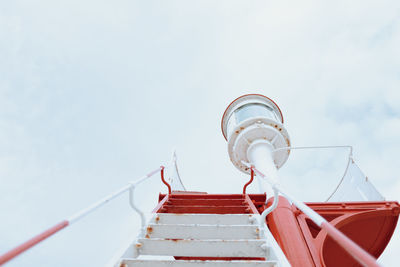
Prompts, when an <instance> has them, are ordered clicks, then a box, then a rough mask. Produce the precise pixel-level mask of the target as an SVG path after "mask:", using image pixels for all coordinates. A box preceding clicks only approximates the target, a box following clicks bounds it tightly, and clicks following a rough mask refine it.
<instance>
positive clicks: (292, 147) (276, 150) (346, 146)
mask: <svg viewBox="0 0 400 267" xmlns="http://www.w3.org/2000/svg"><path fill="white" fill-rule="evenodd" d="M316 148H317V149H318V148H322V149H325V148H349V149H350V156H352V155H353V146H350V145H342V146H287V147H281V148H277V149H275V150H273V153H275V152H278V151H281V150H292V149H316Z"/></svg>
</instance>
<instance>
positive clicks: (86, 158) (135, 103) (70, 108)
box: [0, 0, 400, 266]
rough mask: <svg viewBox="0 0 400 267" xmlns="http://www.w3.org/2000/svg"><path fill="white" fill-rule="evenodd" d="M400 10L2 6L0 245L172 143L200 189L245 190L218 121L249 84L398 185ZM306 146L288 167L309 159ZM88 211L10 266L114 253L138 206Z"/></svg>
mask: <svg viewBox="0 0 400 267" xmlns="http://www.w3.org/2000/svg"><path fill="white" fill-rule="evenodd" d="M399 8H400V6H399V4H398V3H397V2H396V1H383V2H382V1H381V2H379V3H377V2H374V1H353V2H351V3H349V2H347V1H339V2H337V1H336V2H332V3H320V2H318V1H311V0H310V1H305V2H304V1H303V2H301V3H293V2H287V1H267V2H259V1H247V2H246V3H242V2H240V1H218V2H216V1H202V2H198V3H194V2H187V1H168V2H163V1H145V2H131V1H117V2H112V3H111V2H107V1H96V2H94V1H86V2H82V1H80V2H78V1H61V2H60V1H58V2H54V1H39V2H35V3H33V2H30V1H13V2H4V3H1V4H0V38H1V42H0V114H1V115H0V181H1V184H2V185H3V186H1V187H0V200H1V201H0V210H2V211H3V212H4V213H5V214H7V217H6V220H3V221H1V222H0V232H1V233H2V238H3V239H2V240H6V241H4V242H1V244H0V253H1V252H3V251H6V250H7V249H9V248H10V247H12V246H14V245H16V244H18V243H19V242H21V241H22V240H24V239H25V238H26V237H29V236H31V235H33V234H35V233H37V232H38V231H40V230H42V229H44V228H46V227H47V226H49V225H51V224H52V223H55V222H57V221H59V220H61V219H63V218H65V217H66V216H68V215H70V214H72V213H74V212H75V211H77V210H79V209H80V208H82V207H85V206H87V205H89V204H90V203H91V202H93V201H95V200H97V199H98V198H100V197H101V196H103V195H105V194H107V193H109V192H110V191H111V190H114V189H116V188H118V187H119V186H121V185H123V184H125V183H126V182H127V181H129V180H130V179H134V178H135V177H140V176H141V175H143V174H145V173H147V172H148V171H149V170H152V169H154V168H156V167H158V166H159V165H160V164H164V163H165V162H166V161H168V160H169V157H170V151H171V148H172V147H174V146H175V147H177V149H178V157H179V162H180V172H181V176H182V179H183V180H184V183H185V185H186V186H187V187H188V188H189V189H192V190H199V191H209V192H224V193H229V192H240V190H241V187H242V185H243V183H244V182H245V181H247V179H248V177H246V176H245V175H244V174H242V173H240V172H238V171H237V170H236V169H235V168H234V167H233V166H232V164H231V163H230V161H229V158H228V155H227V152H226V143H225V140H224V139H223V137H222V134H221V132H220V129H219V127H220V124H219V123H220V118H221V116H222V113H223V111H224V109H225V107H226V106H227V105H228V104H229V102H230V101H231V100H233V99H234V98H236V97H237V96H239V95H241V94H244V93H250V92H256V93H262V94H265V95H267V96H269V97H271V98H273V99H274V100H276V102H277V103H278V104H279V105H280V106H281V108H282V110H283V113H284V117H285V121H286V127H287V129H288V131H289V134H290V136H291V138H292V143H293V144H294V145H320V144H321V145H322V144H350V145H353V146H354V147H355V158H356V160H357V163H359V166H360V167H361V169H363V170H364V172H365V173H366V174H367V175H368V177H369V178H370V180H371V181H372V182H373V184H374V185H376V186H377V188H378V189H379V190H380V191H381V192H382V193H383V194H384V195H387V196H388V197H390V198H396V197H398V195H399V192H400V189H399V188H398V187H397V186H396V187H395V186H393V185H394V184H396V181H397V177H396V174H397V173H398V172H399V169H398V164H397V162H396V158H397V151H398V150H399V146H400V143H399V141H398V138H397V136H398V131H399V129H398V127H399V126H398V125H399V121H398V120H399V114H400V110H399V105H398V103H399V101H400V93H399V90H398V88H399V78H398V77H399V73H398V70H399V62H400V60H399V59H400V54H399V50H398V47H400V37H399V36H400V34H399V31H400V19H399V15H398V14H399ZM293 155H294V154H293ZM295 158H296V157H295V156H293V161H291V160H292V158H290V159H289V161H288V163H287V168H289V169H290V168H293V169H296V167H298V163H299V162H302V160H303V159H299V160H298V161H295ZM300 158H301V157H300ZM322 158H324V157H322ZM326 158H329V157H326ZM325 165H326V164H324V163H323V162H321V166H325ZM334 166H337V165H334ZM332 167H333V166H332ZM319 171H320V170H315V171H313V170H311V171H310V172H309V173H310V174H312V173H313V175H314V176H315V175H318V173H319ZM333 171H337V170H336V169H334V170H333ZM157 179H158V178H157ZM157 179H155V180H154V181H153V182H151V183H150V184H149V185H146V186H145V187H144V188H143V191H140V192H141V193H140V194H139V195H138V201H140V204H141V205H142V206H143V208H144V210H151V209H152V207H153V206H154V205H155V202H156V200H157V193H158V192H159V191H160V190H161V191H162V190H165V189H163V187H162V186H161V185H160V184H158V182H159V181H158V180H157ZM150 185H151V186H154V188H155V187H156V186H157V187H156V188H157V190H155V189H154V188H152V187H151V186H150ZM227 185H229V186H227ZM148 192H151V194H150V193H148ZM139 199H141V200H139ZM93 216H94V217H88V218H86V219H85V220H84V221H83V222H82V225H81V226H79V225H78V224H77V225H76V226H73V227H71V228H70V229H66V230H64V231H63V233H61V234H60V235H58V236H56V237H54V239H52V240H49V241H46V242H44V243H43V244H42V245H41V246H40V247H38V248H36V249H34V250H32V251H31V252H29V253H27V254H26V255H24V256H21V258H20V259H18V260H17V261H15V262H14V263H11V264H10V266H21V265H22V264H26V263H28V262H29V265H40V266H50V265H55V264H56V265H58V266H71V265H76V266H80V265H86V266H91V265H92V266H94V265H99V264H103V263H105V262H106V260H107V259H108V258H109V257H111V256H112V254H113V252H114V250H116V249H117V248H118V244H119V242H120V241H121V240H123V239H124V237H125V235H126V233H128V232H129V233H130V232H131V231H133V230H135V229H137V227H138V218H137V217H136V216H135V215H134V214H132V213H131V211H130V209H129V207H128V203H127V199H126V198H122V199H121V200H118V202H117V203H115V204H111V206H109V207H108V208H105V209H104V210H101V211H98V212H96V213H95V214H93ZM105 229H106V230H105ZM3 233H4V234H3ZM393 239H394V240H396V239H399V238H398V233H396V234H395V236H394V237H393ZM396 244H397V243H396V242H394V245H393V246H394V247H393V246H392V245H391V246H392V247H389V249H388V250H387V251H386V252H385V254H384V256H383V258H382V263H384V264H386V265H387V266H390V265H394V261H393V259H394V257H393V255H394V253H395V251H398V244H397V245H396ZM66 254H68V255H73V256H70V257H68V259H66ZM99 255H100V256H99Z"/></svg>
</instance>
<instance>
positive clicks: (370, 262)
mask: <svg viewBox="0 0 400 267" xmlns="http://www.w3.org/2000/svg"><path fill="white" fill-rule="evenodd" d="M249 167H251V168H252V169H254V171H255V172H256V173H258V174H259V176H261V177H262V178H264V179H265V180H266V181H267V182H268V183H269V184H270V185H271V186H272V189H274V190H278V191H279V192H280V193H281V194H282V195H283V196H285V197H286V198H287V199H288V200H290V201H291V202H292V203H293V204H294V205H295V206H296V207H297V208H298V209H299V210H301V211H302V212H304V214H306V215H307V216H308V217H309V218H310V219H311V220H312V221H313V222H314V223H315V224H317V225H318V226H320V227H321V228H322V229H323V230H325V231H326V232H327V234H328V235H329V236H330V237H331V238H332V239H334V240H335V241H336V242H337V244H339V245H340V246H341V247H343V248H344V249H345V250H347V253H348V254H349V255H350V256H352V257H353V258H354V259H355V260H357V261H358V262H359V263H361V264H363V265H364V266H376V267H379V266H380V265H379V264H378V263H377V262H376V259H375V258H374V257H373V256H371V255H370V254H369V253H368V252H366V251H365V250H363V249H362V248H361V247H360V246H359V245H358V244H356V243H355V242H354V241H353V240H351V239H350V238H348V237H347V236H346V235H344V234H343V233H342V232H341V231H339V230H338V229H336V228H335V227H334V226H333V225H331V224H330V223H329V222H328V221H326V220H325V219H324V218H323V217H322V216H321V215H319V214H318V213H317V212H315V211H314V210H312V209H311V208H310V207H308V206H307V205H306V204H304V202H302V201H299V200H297V199H296V198H294V197H293V196H291V195H290V194H288V193H286V192H285V190H283V189H282V188H281V186H280V185H279V184H277V183H274V182H273V180H272V179H270V178H269V177H267V176H266V175H265V174H263V173H262V172H260V171H259V170H257V169H256V168H254V167H252V166H250V165H249Z"/></svg>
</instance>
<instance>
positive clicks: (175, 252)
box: [114, 213, 290, 267]
mask: <svg viewBox="0 0 400 267" xmlns="http://www.w3.org/2000/svg"><path fill="white" fill-rule="evenodd" d="M259 218H260V215H259V214H168V213H160V214H155V215H154V216H153V218H152V219H151V220H150V223H149V224H148V225H147V228H146V231H145V232H144V233H142V234H141V235H140V236H139V237H138V239H137V240H136V241H135V242H133V243H132V244H131V245H130V246H129V247H128V249H127V250H126V251H125V253H123V254H122V255H121V256H120V260H119V261H118V262H117V263H116V264H115V265H114V266H115V267H128V266H143V267H145V266H154V267H158V266H160V267H163V266H178V267H180V266H182V267H183V266H185V267H186V266H188V267H190V266H210V267H213V266H215V267H225V266H246V267H253V266H267V267H268V266H277V267H278V266H279V267H289V266H290V265H288V264H286V263H287V260H286V258H285V256H284V255H283V252H282V251H281V250H280V248H279V246H278V245H277V244H276V241H275V240H274V238H273V236H272V235H271V234H270V233H269V231H268V230H265V229H264V228H262V229H261V228H260V225H259V224H258V221H259ZM263 227H265V224H264V225H263ZM268 233H269V236H268V238H266V236H267V234H268ZM142 255H144V256H142ZM146 255H150V257H151V258H150V259H142V258H141V257H149V256H146ZM165 256H183V257H246V258H255V260H246V261H241V260H237V261H215V260H207V261H184V260H160V259H158V258H157V257H165ZM282 256H283V257H284V258H283V259H282ZM154 257H156V258H154ZM257 258H265V259H266V260H265V261H262V260H258V259H257ZM124 264H125V265H124Z"/></svg>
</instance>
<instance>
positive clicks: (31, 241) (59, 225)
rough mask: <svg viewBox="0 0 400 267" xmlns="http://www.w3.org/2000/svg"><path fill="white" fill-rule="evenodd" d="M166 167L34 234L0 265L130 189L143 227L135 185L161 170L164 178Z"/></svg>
mask: <svg viewBox="0 0 400 267" xmlns="http://www.w3.org/2000/svg"><path fill="white" fill-rule="evenodd" d="M164 168H165V167H164V166H160V167H159V168H157V169H155V170H154V171H152V172H150V173H148V174H146V175H144V176H142V177H141V178H139V179H137V180H136V181H133V182H130V183H128V184H127V185H125V186H123V187H121V188H120V189H118V190H116V191H114V192H113V193H111V194H109V195H107V196H105V197H104V198H102V199H100V200H99V201H97V202H95V203H93V204H92V205H90V206H89V207H87V208H85V209H82V210H80V211H78V212H77V213H75V214H73V215H72V216H70V217H69V218H67V219H66V220H63V221H61V222H59V223H57V224H56V225H54V226H52V227H50V228H49V229H47V230H45V231H44V232H42V233H40V234H38V235H36V236H34V237H33V238H31V239H29V240H27V241H26V242H24V243H22V244H21V245H19V246H17V247H15V248H13V249H11V250H9V251H8V252H6V253H5V254H3V255H0V266H1V265H3V264H5V263H7V262H8V261H10V260H12V259H14V258H15V257H17V256H18V255H20V254H21V253H23V252H25V251H26V250H28V249H30V248H32V247H33V246H35V245H37V244H38V243H40V242H41V241H43V240H45V239H47V238H49V237H50V236H52V235H54V234H55V233H57V232H59V231H61V230H62V229H64V228H66V227H67V226H69V225H71V224H73V223H75V222H77V221H79V220H80V219H82V218H83V217H85V216H86V215H88V214H90V213H92V212H93V211H95V210H96V209H98V208H99V207H101V206H103V205H105V204H107V203H108V202H110V201H111V200H113V199H114V198H116V197H118V196H120V195H122V194H123V193H125V192H126V191H128V190H129V199H130V204H131V207H132V208H133V209H134V210H135V211H136V212H137V213H139V215H140V217H141V223H142V228H143V227H144V224H145V223H146V221H145V217H144V214H143V212H142V211H141V210H139V209H138V208H137V207H136V206H135V205H134V201H133V193H134V190H135V187H136V186H137V185H139V184H140V183H142V182H143V181H145V180H147V179H148V178H150V177H152V176H153V175H154V174H156V173H158V172H161V174H162V179H164V178H163V173H164ZM163 182H164V183H165V184H166V185H167V186H169V184H168V183H166V182H165V180H164V181H163ZM168 193H171V190H170V186H169V190H168Z"/></svg>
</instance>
